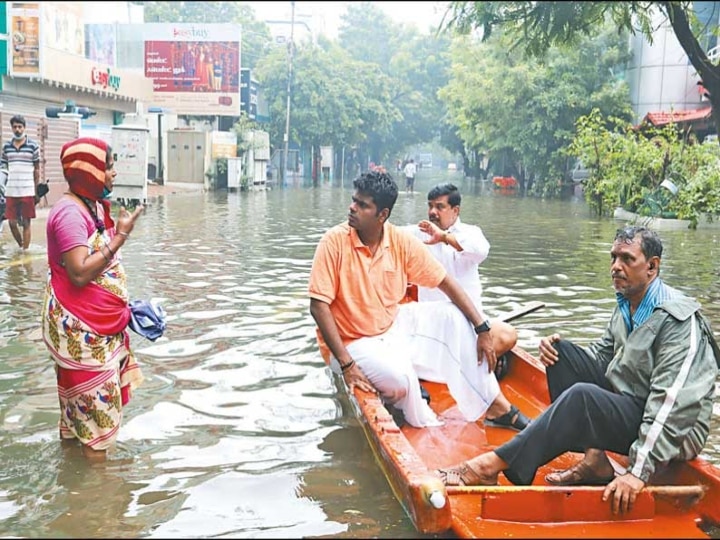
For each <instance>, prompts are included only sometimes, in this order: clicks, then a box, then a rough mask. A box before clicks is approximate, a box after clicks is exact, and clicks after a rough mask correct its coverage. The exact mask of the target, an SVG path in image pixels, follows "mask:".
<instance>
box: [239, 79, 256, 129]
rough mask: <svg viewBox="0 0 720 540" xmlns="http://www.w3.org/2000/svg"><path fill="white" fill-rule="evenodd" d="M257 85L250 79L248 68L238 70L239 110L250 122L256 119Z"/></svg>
mask: <svg viewBox="0 0 720 540" xmlns="http://www.w3.org/2000/svg"><path fill="white" fill-rule="evenodd" d="M257 106H258V83H257V81H256V80H255V79H253V77H252V73H251V71H250V70H249V69H248V68H243V69H241V70H240V110H241V111H243V112H244V113H245V114H247V117H248V118H249V119H250V120H255V118H256V117H257Z"/></svg>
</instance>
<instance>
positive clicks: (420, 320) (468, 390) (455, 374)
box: [393, 301, 500, 422]
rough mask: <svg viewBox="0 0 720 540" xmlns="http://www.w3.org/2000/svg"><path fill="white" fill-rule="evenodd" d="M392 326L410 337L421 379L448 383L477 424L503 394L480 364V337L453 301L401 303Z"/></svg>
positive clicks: (451, 391) (458, 403)
mask: <svg viewBox="0 0 720 540" xmlns="http://www.w3.org/2000/svg"><path fill="white" fill-rule="evenodd" d="M393 327H395V328H397V329H398V330H402V331H403V332H404V333H406V334H407V335H409V336H410V337H411V339H410V343H411V347H412V349H411V354H412V362H413V366H414V368H415V372H416V374H417V376H418V377H419V378H420V379H424V380H426V381H433V382H439V383H445V384H447V386H448V390H449V391H450V395H451V396H452V397H453V399H454V400H455V402H456V403H457V406H458V409H459V410H460V412H461V413H462V415H463V416H464V417H465V419H466V420H468V421H471V422H474V421H475V420H477V419H478V418H480V417H481V416H482V415H483V414H485V412H486V411H487V410H488V408H489V407H490V405H491V404H492V402H493V401H495V399H496V398H497V396H498V394H499V393H500V385H499V384H498V381H497V378H496V377H495V374H494V373H493V372H488V365H487V362H485V361H484V359H483V362H482V364H480V365H478V356H477V335H476V334H475V329H474V328H473V326H472V324H471V323H470V321H468V320H467V319H466V318H465V315H463V313H462V311H460V309H458V307H457V306H455V304H453V303H452V302H443V301H439V302H410V303H407V304H402V305H401V306H400V310H399V313H398V316H397V317H396V319H395V324H394V325H393Z"/></svg>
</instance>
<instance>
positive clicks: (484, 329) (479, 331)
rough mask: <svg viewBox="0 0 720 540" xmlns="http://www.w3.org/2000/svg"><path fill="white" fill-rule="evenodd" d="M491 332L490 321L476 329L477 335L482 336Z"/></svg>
mask: <svg viewBox="0 0 720 540" xmlns="http://www.w3.org/2000/svg"><path fill="white" fill-rule="evenodd" d="M489 331H490V320H489V319H485V322H483V323H482V324H478V325H477V326H476V327H475V333H476V334H477V335H480V334H482V333H483V332H489Z"/></svg>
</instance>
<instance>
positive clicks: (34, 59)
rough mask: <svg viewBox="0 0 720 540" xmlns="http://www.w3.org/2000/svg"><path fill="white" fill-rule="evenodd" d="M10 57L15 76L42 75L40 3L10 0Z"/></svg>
mask: <svg viewBox="0 0 720 540" xmlns="http://www.w3.org/2000/svg"><path fill="white" fill-rule="evenodd" d="M8 5H9V9H8V19H9V21H10V28H9V29H8V33H9V34H10V35H9V38H10V39H8V48H9V49H10V50H9V51H8V57H9V58H10V62H9V64H10V65H9V71H10V75H12V76H13V77H38V76H39V75H40V4H39V3H38V2H8Z"/></svg>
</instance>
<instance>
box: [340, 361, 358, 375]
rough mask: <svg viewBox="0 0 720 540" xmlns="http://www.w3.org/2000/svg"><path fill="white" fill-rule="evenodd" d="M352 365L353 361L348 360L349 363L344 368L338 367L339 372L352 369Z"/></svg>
mask: <svg viewBox="0 0 720 540" xmlns="http://www.w3.org/2000/svg"><path fill="white" fill-rule="evenodd" d="M354 365H355V360H350V361H349V362H348V363H347V364H345V365H344V366H343V365H341V366H340V371H342V372H343V373H345V372H346V371H347V370H348V369H350V368H351V367H353V366H354Z"/></svg>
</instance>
